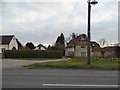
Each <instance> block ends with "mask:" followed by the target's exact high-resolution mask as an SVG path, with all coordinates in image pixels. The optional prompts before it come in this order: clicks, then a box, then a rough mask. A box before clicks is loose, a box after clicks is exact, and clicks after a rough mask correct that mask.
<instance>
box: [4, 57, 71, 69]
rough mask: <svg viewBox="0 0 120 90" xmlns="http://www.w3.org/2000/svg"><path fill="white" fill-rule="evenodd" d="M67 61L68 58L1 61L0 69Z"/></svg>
mask: <svg viewBox="0 0 120 90" xmlns="http://www.w3.org/2000/svg"><path fill="white" fill-rule="evenodd" d="M62 60H69V58H63V59H55V60H19V59H2V68H22V67H23V66H25V65H29V64H34V63H43V62H55V61H62Z"/></svg>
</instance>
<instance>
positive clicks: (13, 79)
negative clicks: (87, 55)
mask: <svg viewBox="0 0 120 90" xmlns="http://www.w3.org/2000/svg"><path fill="white" fill-rule="evenodd" d="M60 60H61V59H60ZM66 60H68V59H66ZM51 61H55V60H51ZM57 61H59V60H57ZM38 62H39V63H40V62H41V63H42V62H49V60H47V61H44V60H43V61H38V60H34V61H28V60H12V59H6V60H2V88H56V87H57V88H65V87H69V88H93V87H95V88H99V87H100V88H105V87H107V88H115V87H118V71H110V70H109V71H107V70H80V69H77V70H76V69H26V68H23V67H22V66H24V65H28V64H32V63H38Z"/></svg>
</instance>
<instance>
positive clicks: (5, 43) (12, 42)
mask: <svg viewBox="0 0 120 90" xmlns="http://www.w3.org/2000/svg"><path fill="white" fill-rule="evenodd" d="M13 49H14V50H18V43H17V40H16V37H15V36H14V35H2V36H0V53H2V52H3V51H5V50H13Z"/></svg>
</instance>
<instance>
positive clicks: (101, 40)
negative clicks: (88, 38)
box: [99, 38, 107, 47]
mask: <svg viewBox="0 0 120 90" xmlns="http://www.w3.org/2000/svg"><path fill="white" fill-rule="evenodd" d="M99 44H100V46H102V47H104V46H105V45H106V44H107V40H106V39H105V38H101V39H100V40H99Z"/></svg>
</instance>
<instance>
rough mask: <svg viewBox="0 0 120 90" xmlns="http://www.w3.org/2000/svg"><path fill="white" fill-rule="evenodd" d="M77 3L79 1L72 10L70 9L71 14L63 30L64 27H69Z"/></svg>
mask: <svg viewBox="0 0 120 90" xmlns="http://www.w3.org/2000/svg"><path fill="white" fill-rule="evenodd" d="M78 2H79V0H78V1H77V2H76V4H75V5H74V7H73V9H72V12H71V14H70V16H69V17H68V20H67V22H66V24H65V27H64V29H66V27H67V26H68V25H69V20H70V19H71V17H72V15H73V13H74V10H75V8H76V7H77V5H78Z"/></svg>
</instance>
